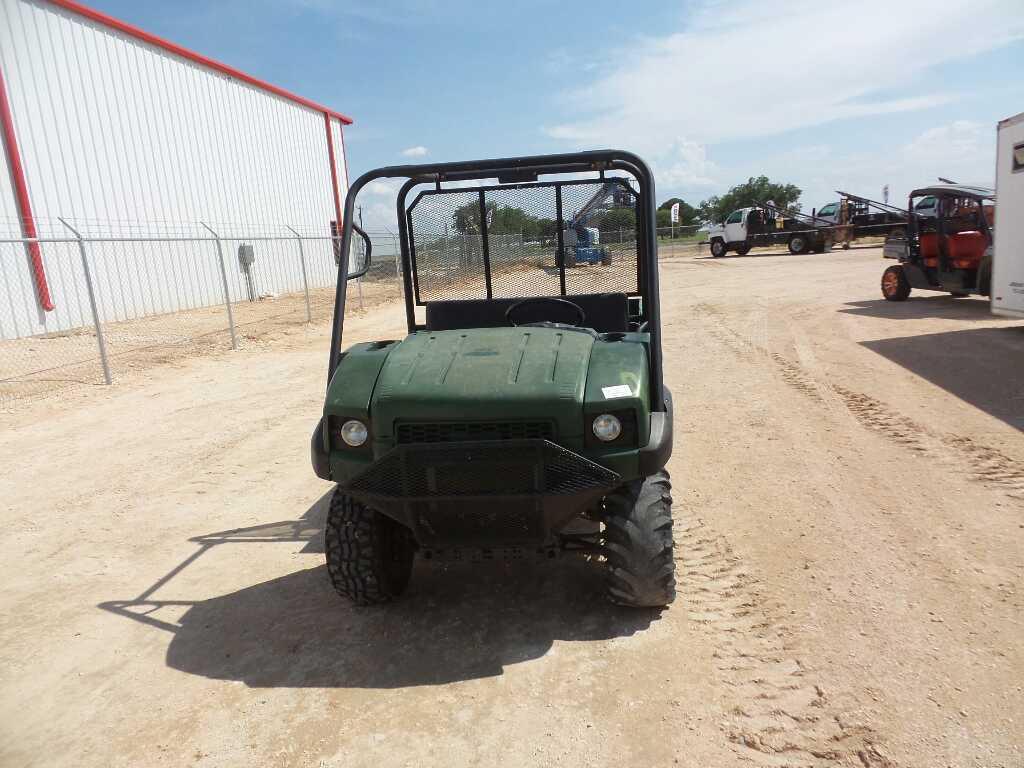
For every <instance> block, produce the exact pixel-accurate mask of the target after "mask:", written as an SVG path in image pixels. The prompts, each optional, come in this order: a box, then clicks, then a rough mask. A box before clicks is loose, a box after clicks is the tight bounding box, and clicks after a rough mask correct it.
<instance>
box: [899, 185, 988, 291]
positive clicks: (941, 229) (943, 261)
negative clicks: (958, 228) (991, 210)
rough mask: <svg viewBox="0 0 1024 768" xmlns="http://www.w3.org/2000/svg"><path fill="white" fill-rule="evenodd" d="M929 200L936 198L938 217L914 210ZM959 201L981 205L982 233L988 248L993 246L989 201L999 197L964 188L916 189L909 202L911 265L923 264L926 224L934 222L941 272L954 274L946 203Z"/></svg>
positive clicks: (908, 219) (908, 238)
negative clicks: (919, 202)
mask: <svg viewBox="0 0 1024 768" xmlns="http://www.w3.org/2000/svg"><path fill="white" fill-rule="evenodd" d="M925 197H935V198H936V202H935V215H934V216H921V215H920V214H918V213H916V212H915V210H914V201H915V200H918V199H923V198H925ZM957 198H963V199H968V200H973V201H974V202H975V203H976V204H977V206H978V230H979V231H980V232H981V233H982V235H984V237H985V239H986V240H987V241H988V244H989V245H992V230H991V228H990V227H989V225H988V220H987V219H986V218H985V201H987V200H993V201H994V199H995V196H994V195H993V194H991V193H989V194H984V193H979V192H977V191H975V190H970V189H965V188H963V187H950V188H936V187H927V188H924V189H915V190H914V191H913V192H911V193H910V195H909V196H908V198H907V212H908V217H907V244H908V247H909V255H910V261H911V263H914V264H918V263H920V262H921V234H922V231H923V230H922V226H921V224H922V222H923V221H927V220H931V219H934V222H935V223H934V226H935V234H936V237H937V240H936V242H937V245H938V250H939V259H938V261H939V271H940V272H949V271H950V262H949V242H948V238H949V233H948V232H947V231H946V224H947V222H948V219H949V217H948V216H947V211H946V201H948V200H955V199H957Z"/></svg>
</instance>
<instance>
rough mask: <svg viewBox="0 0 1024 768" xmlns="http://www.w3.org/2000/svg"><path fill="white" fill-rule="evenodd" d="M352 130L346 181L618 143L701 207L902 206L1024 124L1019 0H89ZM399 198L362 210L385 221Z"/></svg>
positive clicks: (979, 162) (983, 160)
mask: <svg viewBox="0 0 1024 768" xmlns="http://www.w3.org/2000/svg"><path fill="white" fill-rule="evenodd" d="M91 4H92V5H93V6H94V7H96V8H98V9H100V10H102V11H104V12H107V13H110V14H111V15H114V16H116V17H118V18H121V19H124V20H125V21H128V22H130V23H133V24H136V25H138V26H140V27H142V28H144V29H146V30H148V31H151V32H153V33H155V34H158V35H160V36H163V37H166V38H169V39H170V40H172V41H174V42H177V43H180V44H182V45H184V46H186V47H189V48H193V49H195V50H197V51H199V52H201V53H204V54H206V55H209V56H212V57H213V58H216V59H220V60H222V61H224V62H225V63H228V64H231V65H233V66H236V67H238V68H240V69H243V70H245V71H247V72H249V73H251V74H253V75H255V76H257V77H260V78H263V79H265V80H268V81H270V82H273V83H275V84H277V85H280V86H282V87H285V88H288V89H289V90H293V91H295V92H297V93H300V94H302V95H304V96H307V97H309V98H311V99H314V100H316V101H320V102H322V103H325V104H327V105H329V106H332V107H334V108H336V109H338V110H340V111H342V112H345V113H346V114H349V115H351V116H352V117H354V118H355V124H354V125H353V126H351V127H349V128H348V129H347V130H346V145H347V148H348V152H349V166H350V170H351V172H352V174H353V176H355V175H358V174H359V173H361V172H363V171H366V170H369V169H370V168H373V167H376V166H379V165H390V164H395V163H402V162H409V161H410V159H412V160H438V161H444V160H461V159H470V158H474V157H493V156H509V155H518V154H533V153H542V152H555V151H568V150H573V149H588V148H594V147H599V146H616V147H619V148H623V149H631V150H633V151H636V152H638V153H639V154H641V155H642V156H644V157H645V158H646V159H647V160H648V161H649V162H650V163H651V164H652V166H653V167H654V169H655V173H656V177H657V184H658V196H659V198H661V199H665V198H667V197H669V196H672V195H679V196H681V197H683V198H684V199H686V200H687V201H689V202H691V203H694V204H695V203H697V202H698V201H699V200H701V199H703V198H706V197H708V196H710V195H712V194H716V193H720V192H722V191H724V190H726V189H728V188H729V187H730V186H732V185H733V184H736V183H738V182H741V181H743V180H745V179H746V178H747V177H749V176H752V175H758V174H761V173H765V174H767V175H768V176H769V177H771V178H772V179H773V180H778V181H785V182H792V183H795V184H797V185H798V186H800V187H801V188H803V189H804V195H803V198H802V202H803V204H804V207H805V208H807V209H809V208H811V207H812V206H820V205H822V204H824V203H825V202H828V201H829V200H831V199H833V198H834V197H835V195H834V192H833V190H835V189H837V188H838V189H848V190H849V191H854V192H858V193H860V194H864V195H867V196H880V194H881V192H880V189H881V187H882V185H883V184H889V185H890V187H891V189H892V195H893V198H894V199H897V200H898V199H899V198H900V197H902V196H904V195H905V194H906V192H907V191H908V190H909V189H910V188H912V187H913V186H914V185H916V184H918V183H925V182H930V181H933V180H934V178H935V177H936V176H938V175H941V176H946V177H949V178H953V179H955V180H958V181H973V182H980V183H991V181H992V178H993V168H994V163H995V157H994V146H995V123H996V122H997V121H998V120H1000V119H1002V118H1004V117H1008V116H1010V115H1013V114H1016V113H1018V112H1020V111H1022V110H1024V78H1022V77H1021V74H1022V72H1024V0H971V1H970V2H950V1H949V0H943V2H936V1H935V0H901V1H900V2H894V1H893V0H857V2H855V3H844V2H821V0H815V1H814V2H811V1H809V0H790V1H787V0H782V1H781V2H773V3H764V2H761V1H760V0H731V1H730V2H722V1H721V0H690V1H689V2H678V3H671V2H666V1H665V0H661V1H659V2H650V3H644V2H636V3H629V2H623V1H622V0H618V1H615V2H613V1H611V0H588V1H587V2H576V1H575V0H561V1H560V2H541V0H519V1H518V2H516V1H509V0H506V2H503V3H490V2H481V1H480V0H476V1H475V2H474V1H471V0H376V1H375V2H364V3H361V2H354V1H352V2H347V1H344V0H276V1H274V0H224V1H223V2H213V1H210V0H177V1H176V2H174V3H167V2H156V1H155V0H147V1H145V2H140V1H139V0H92V3H91ZM389 192H390V190H389V188H388V187H387V185H377V186H376V187H375V188H374V189H372V190H371V194H370V195H369V196H368V197H367V199H366V200H365V201H361V202H364V213H365V215H366V216H367V218H368V219H369V223H370V224H371V225H374V226H383V225H386V224H388V223H389V222H390V219H391V218H392V217H393V213H392V208H391V206H390V205H389V204H388V200H387V198H388V195H389Z"/></svg>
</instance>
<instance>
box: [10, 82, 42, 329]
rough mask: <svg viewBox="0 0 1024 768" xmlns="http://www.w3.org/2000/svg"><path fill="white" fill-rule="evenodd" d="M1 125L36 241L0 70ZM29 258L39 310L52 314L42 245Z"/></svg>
mask: <svg viewBox="0 0 1024 768" xmlns="http://www.w3.org/2000/svg"><path fill="white" fill-rule="evenodd" d="M0 123H2V124H3V133H4V145H5V146H6V148H7V159H8V162H9V164H10V167H11V180H12V181H13V182H14V195H15V198H16V199H17V202H18V213H19V215H20V217H21V231H22V234H23V235H24V236H25V237H36V236H37V235H36V222H35V219H34V218H32V202H31V201H30V200H29V197H28V184H27V183H26V182H25V169H24V167H22V165H21V154H20V153H19V152H18V138H17V136H15V135H14V117H13V116H12V115H11V105H10V102H8V101H7V85H6V84H5V83H4V73H3V70H0ZM28 254H29V258H30V259H31V261H32V276H33V277H34V278H35V283H36V296H37V297H38V298H39V306H40V307H42V308H43V311H45V312H52V311H53V308H54V306H53V299H52V298H51V297H50V286H49V285H48V284H47V282H46V271H45V270H44V269H43V257H42V254H41V253H40V251H39V243H29V244H28Z"/></svg>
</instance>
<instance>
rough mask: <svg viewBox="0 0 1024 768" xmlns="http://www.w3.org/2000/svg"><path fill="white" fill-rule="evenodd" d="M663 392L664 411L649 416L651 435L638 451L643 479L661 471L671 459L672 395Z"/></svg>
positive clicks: (666, 388) (667, 391)
mask: <svg viewBox="0 0 1024 768" xmlns="http://www.w3.org/2000/svg"><path fill="white" fill-rule="evenodd" d="M664 390H665V410H664V411H654V412H653V413H652V414H651V435H650V438H649V439H648V440H647V445H645V446H644V447H642V448H641V449H640V472H641V474H643V476H644V477H647V476H648V475H653V474H654V473H655V472H657V471H658V470H659V469H663V468H664V466H665V465H666V464H668V460H669V459H670V458H671V457H672V393H671V392H670V391H669V388H668V387H665V388H664Z"/></svg>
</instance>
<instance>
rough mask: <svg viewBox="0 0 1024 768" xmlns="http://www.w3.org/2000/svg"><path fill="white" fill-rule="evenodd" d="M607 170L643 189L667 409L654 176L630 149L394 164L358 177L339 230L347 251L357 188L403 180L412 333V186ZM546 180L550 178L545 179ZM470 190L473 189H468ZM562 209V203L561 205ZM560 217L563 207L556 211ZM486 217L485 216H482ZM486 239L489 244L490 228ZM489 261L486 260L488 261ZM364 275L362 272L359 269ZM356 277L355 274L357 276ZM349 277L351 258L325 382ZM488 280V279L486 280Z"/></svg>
mask: <svg viewBox="0 0 1024 768" xmlns="http://www.w3.org/2000/svg"><path fill="white" fill-rule="evenodd" d="M606 171H624V172H626V173H628V174H630V175H631V176H632V177H633V178H634V179H636V182H637V184H638V187H639V191H638V194H637V196H636V197H637V244H638V246H639V247H638V249H637V250H638V253H637V270H638V282H637V287H638V289H639V291H640V296H641V297H642V301H643V307H644V314H645V315H646V322H647V329H646V330H647V333H649V334H650V354H649V362H650V380H651V391H650V402H651V410H652V411H664V410H665V396H664V384H663V371H662V359H661V312H660V300H659V292H658V239H657V222H656V218H655V216H656V210H657V206H656V204H655V193H654V175H653V174H652V173H651V169H650V168H649V167H648V166H647V164H646V163H645V162H644V161H643V160H641V159H640V158H639V157H637V156H636V155H634V154H633V153H631V152H625V151H622V150H612V149H601V150H593V151H589V152H574V153H566V154H556V155H533V156H527V157H509V158H500V159H493V160H474V161H463V162H457V163H428V164H422V165H394V166H387V167H384V168H377V169H376V170H372V171H368V172H367V173H364V174H363V175H362V176H360V177H359V178H358V179H356V180H355V181H354V182H353V183H352V185H351V186H350V187H349V190H348V194H347V195H346V197H345V210H344V219H343V221H344V226H343V227H342V234H341V253H342V254H348V253H349V250H350V248H351V245H352V232H353V218H354V214H355V201H356V197H357V196H358V195H359V192H360V191H361V190H362V188H363V187H365V186H366V185H367V184H369V183H370V182H371V181H375V180H377V179H385V178H404V179H406V181H405V183H404V184H403V185H402V187H401V189H400V190H399V193H398V198H397V200H396V208H397V212H398V232H399V240H400V242H401V259H402V283H403V289H404V293H405V311H406V321H407V324H408V327H409V332H410V333H412V332H414V331H415V330H417V328H418V326H417V324H416V316H415V291H414V288H413V284H412V268H413V265H412V263H411V260H410V253H411V242H410V240H411V238H410V232H409V228H408V224H407V217H406V208H405V199H406V196H407V195H408V193H409V191H410V190H411V189H413V187H415V186H417V185H420V184H433V185H434V186H435V188H436V189H437V190H441V184H442V183H443V182H456V181H473V180H477V179H493V178H497V179H498V185H499V187H502V188H506V187H511V186H513V185H523V186H526V185H528V186H532V184H533V183H534V182H537V178H538V176H541V175H549V174H570V173H592V172H597V173H599V174H600V178H602V179H603V178H605V172H606ZM541 183H542V184H543V183H546V182H541ZM470 189H472V188H470ZM559 207H560V206H559ZM558 218H559V220H560V221H561V218H562V217H561V211H560V210H559V211H558ZM484 220H485V221H486V217H485V219H484ZM483 236H484V237H483V241H484V243H485V247H486V243H487V238H486V231H485V232H484V233H483ZM562 245H563V243H562V228H561V226H559V228H558V247H559V250H558V253H559V254H561V253H562ZM485 264H486V262H485ZM360 274H361V272H360ZM354 276H355V275H352V276H351V277H354ZM349 278H350V275H349V271H348V259H347V258H342V259H340V260H339V264H338V282H337V286H336V289H335V299H334V317H333V321H332V327H331V349H330V357H329V360H328V367H327V381H328V383H330V380H331V377H332V376H333V375H334V371H335V370H336V369H337V367H338V361H339V359H340V355H341V339H342V326H343V324H344V318H345V298H346V285H347V283H348V280H349ZM489 282H490V281H489V280H488V283H489Z"/></svg>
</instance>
